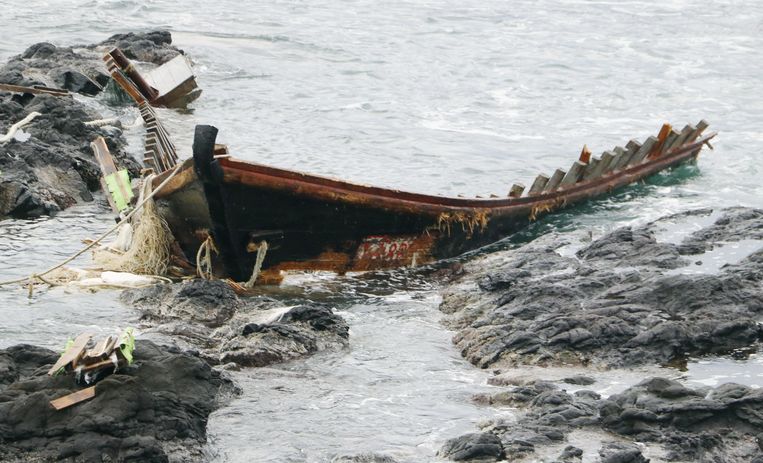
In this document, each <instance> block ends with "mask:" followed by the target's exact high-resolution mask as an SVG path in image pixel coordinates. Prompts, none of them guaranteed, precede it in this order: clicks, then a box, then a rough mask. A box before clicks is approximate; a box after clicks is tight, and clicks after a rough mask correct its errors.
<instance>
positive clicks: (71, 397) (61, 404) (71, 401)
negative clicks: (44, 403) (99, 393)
mask: <svg viewBox="0 0 763 463" xmlns="http://www.w3.org/2000/svg"><path fill="white" fill-rule="evenodd" d="M93 397H95V386H90V387H87V388H85V389H82V390H79V391H77V392H72V393H71V394H68V395H65V396H63V397H59V398H57V399H54V400H51V401H50V405H52V406H53V408H55V409H56V410H63V409H65V408H69V407H71V406H72V405H77V404H78V403H80V402H84V401H86V400H90V399H92V398H93Z"/></svg>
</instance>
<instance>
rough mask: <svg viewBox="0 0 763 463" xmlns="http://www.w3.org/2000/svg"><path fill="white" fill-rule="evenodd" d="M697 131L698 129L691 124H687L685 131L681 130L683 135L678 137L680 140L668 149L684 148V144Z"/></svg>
mask: <svg viewBox="0 0 763 463" xmlns="http://www.w3.org/2000/svg"><path fill="white" fill-rule="evenodd" d="M695 130H697V128H696V127H694V126H693V125H691V124H686V125H685V126H684V128H683V130H681V133H680V134H679V135H678V138H677V139H676V141H674V142H673V145H672V146H671V147H670V148H668V149H672V148H678V147H679V146H682V145H683V144H684V143H686V140H687V139H688V138H689V136H691V134H692V133H694V131H695Z"/></svg>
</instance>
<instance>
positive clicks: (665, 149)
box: [659, 129, 680, 156]
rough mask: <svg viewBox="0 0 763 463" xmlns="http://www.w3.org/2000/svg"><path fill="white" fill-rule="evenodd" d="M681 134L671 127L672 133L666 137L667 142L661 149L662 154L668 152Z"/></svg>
mask: <svg viewBox="0 0 763 463" xmlns="http://www.w3.org/2000/svg"><path fill="white" fill-rule="evenodd" d="M679 136H680V134H679V133H678V132H676V131H675V130H673V129H670V133H669V134H668V138H666V139H665V143H663V145H662V148H661V149H660V154H659V155H660V156H662V155H663V154H665V153H667V152H668V150H669V149H671V148H673V146H674V144H675V142H676V140H678V137H679Z"/></svg>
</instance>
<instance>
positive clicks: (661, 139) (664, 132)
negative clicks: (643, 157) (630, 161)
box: [648, 122, 673, 158]
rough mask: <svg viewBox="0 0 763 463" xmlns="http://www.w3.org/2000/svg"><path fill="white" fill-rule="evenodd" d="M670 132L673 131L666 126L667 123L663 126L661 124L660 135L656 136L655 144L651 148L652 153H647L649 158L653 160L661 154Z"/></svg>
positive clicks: (668, 125)
mask: <svg viewBox="0 0 763 463" xmlns="http://www.w3.org/2000/svg"><path fill="white" fill-rule="evenodd" d="M671 130H673V127H672V126H671V125H670V124H668V123H667V122H666V123H665V124H662V128H661V129H660V133H659V134H658V135H657V143H656V144H655V145H654V147H653V148H652V151H651V152H650V153H649V155H648V157H649V158H653V157H654V156H657V155H659V154H660V153H661V152H662V147H663V146H664V145H665V140H667V138H668V135H670V131H671Z"/></svg>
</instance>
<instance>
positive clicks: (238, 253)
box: [106, 52, 715, 281]
mask: <svg viewBox="0 0 763 463" xmlns="http://www.w3.org/2000/svg"><path fill="white" fill-rule="evenodd" d="M115 56H119V54H118V53H115V52H111V53H110V54H109V55H108V56H107V58H106V59H107V62H109V63H110V64H109V70H110V72H111V74H112V76H113V77H114V80H115V81H116V82H117V83H119V85H120V86H122V88H123V89H124V90H125V91H126V92H127V93H128V94H129V95H130V96H131V97H132V98H133V99H134V100H135V101H136V103H137V104H138V106H139V108H140V110H141V115H142V117H143V118H144V120H145V122H146V125H147V136H146V158H145V160H144V161H145V163H146V165H147V166H149V167H151V168H152V169H153V170H154V172H155V173H157V174H158V175H157V176H155V177H153V179H152V180H151V182H152V185H153V187H154V188H159V187H160V186H161V187H162V188H161V190H160V191H156V192H155V199H156V201H157V205H158V208H159V211H160V214H161V215H162V217H163V218H164V219H165V220H166V222H167V224H168V225H169V229H170V230H171V231H172V234H173V236H174V239H175V240H176V241H177V243H178V244H179V247H180V249H182V252H183V254H184V255H185V257H186V258H187V259H188V260H189V261H190V262H193V261H194V259H195V258H196V260H197V261H198V257H199V255H200V254H201V252H202V250H203V248H204V246H205V245H206V246H207V249H206V251H205V252H206V253H210V252H212V250H215V251H217V252H218V253H219V261H218V262H214V263H212V265H211V269H208V270H209V271H210V272H211V273H213V274H214V275H215V276H219V277H230V278H233V279H235V280H237V281H245V280H246V279H247V278H250V275H252V273H253V269H255V272H254V273H255V274H258V273H259V270H260V267H261V268H262V270H263V272H262V273H259V277H260V281H279V280H280V278H281V273H282V271H288V270H329V271H335V272H339V273H343V272H347V271H365V270H379V269H388V268H394V267H400V266H416V265H420V264H426V263H429V262H432V261H435V260H438V259H443V258H448V257H453V256H457V255H459V254H462V253H464V252H466V251H469V250H473V249H476V248H479V247H481V246H484V245H486V244H489V243H492V242H495V241H497V240H500V239H501V238H504V237H506V236H508V235H510V234H511V233H513V232H515V231H517V230H518V229H520V228H522V227H523V226H525V225H527V224H528V223H529V222H530V221H532V220H534V219H535V218H537V217H538V216H539V215H541V214H543V213H547V212H550V211H553V210H556V209H559V208H562V207H565V206H568V205H571V204H574V203H577V202H580V201H584V200H587V199H590V198H595V197H598V196H601V195H603V194H607V193H609V192H611V191H612V190H614V189H616V188H619V187H622V186H625V185H629V184H631V183H634V182H637V181H639V180H642V179H644V178H646V177H648V176H650V175H652V174H655V173H657V172H659V171H662V170H664V169H667V168H671V167H674V166H676V165H678V164H681V163H683V162H686V161H688V160H692V159H695V158H696V157H697V155H698V154H699V152H700V150H701V149H702V147H703V145H705V144H707V145H708V146H710V143H709V141H710V140H711V139H712V138H713V137H714V136H715V133H710V134H708V135H704V132H705V130H706V129H707V127H708V124H707V123H706V122H705V121H704V120H703V121H700V122H699V123H698V124H697V125H696V126H693V125H687V126H686V127H684V128H683V129H682V130H681V131H680V132H679V131H676V130H673V129H672V127H671V126H670V125H669V124H665V125H664V126H663V127H662V129H661V130H660V132H659V134H658V135H657V136H656V137H655V136H651V137H649V138H647V139H646V140H645V141H644V142H643V143H640V142H638V141H636V140H631V141H629V142H628V143H627V144H626V145H625V147H619V146H618V147H616V148H614V149H613V150H611V151H605V152H604V153H603V154H602V155H601V157H599V158H596V157H591V153H590V151H588V150H587V148H584V149H583V152H582V153H581V155H580V158H579V160H577V161H575V162H574V163H573V164H572V166H571V167H570V168H569V169H568V170H567V171H564V170H561V169H557V170H556V172H554V173H553V175H551V176H546V175H539V176H538V177H537V179H536V180H535V181H534V182H533V184H532V186H531V187H530V188H529V190H527V192H525V188H524V186H522V185H519V184H515V185H513V186H512V187H511V189H510V191H509V194H508V197H506V198H498V197H491V198H487V199H479V198H478V199H466V198H446V197H440V196H430V195H424V194H416V193H407V192H403V191H398V190H391V189H384V188H377V187H370V186H364V185H358V184H353V183H348V182H344V181H340V180H334V179H330V178H325V177H319V176H314V175H308V174H304V173H300V172H294V171H289V170H283V169H277V168H273V167H268V166H264V165H261V164H255V163H250V162H246V161H242V160H238V159H235V158H233V157H231V156H230V154H228V150H227V147H225V146H224V145H219V144H216V143H215V142H216V136H217V129H216V128H214V127H212V126H205V125H202V126H197V127H196V133H195V138H194V143H193V157H192V158H189V159H186V160H185V161H183V162H181V163H179V164H178V157H177V154H176V150H175V147H174V146H173V144H172V142H171V141H170V137H169V134H168V133H167V131H166V130H165V129H164V127H163V126H162V124H161V123H160V122H159V121H158V119H157V118H156V114H155V112H154V111H153V108H151V104H150V103H151V102H150V100H149V99H148V98H147V97H146V95H145V94H144V92H142V91H141V90H140V85H139V82H140V81H141V78H140V77H139V75H137V73H136V71H134V68H132V66H131V65H130V63H129V62H124V61H122V62H120V63H119V64H118V65H115V64H116V61H115V60H114V57H115ZM124 69H132V72H131V73H129V74H128V73H125V71H124ZM136 79H137V81H136ZM711 148H712V146H711ZM265 253H267V254H266V256H265ZM255 278H256V277H255Z"/></svg>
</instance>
